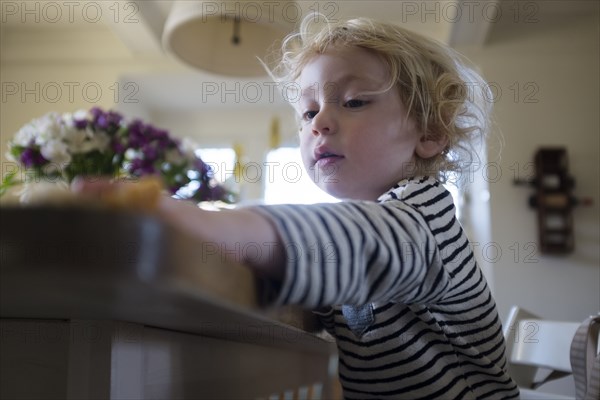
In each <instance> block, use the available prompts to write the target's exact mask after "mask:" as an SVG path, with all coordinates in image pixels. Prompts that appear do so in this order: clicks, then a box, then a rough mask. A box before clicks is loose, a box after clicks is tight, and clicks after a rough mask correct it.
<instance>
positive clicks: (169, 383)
mask: <svg viewBox="0 0 600 400" xmlns="http://www.w3.org/2000/svg"><path fill="white" fill-rule="evenodd" d="M0 233H1V236H0V238H1V241H0V244H1V264H0V266H1V269H0V317H1V323H0V346H1V347H0V361H1V365H0V367H1V370H0V397H1V398H3V399H4V398H6V399H25V398H36V399H50V398H52V399H57V398H60V399H77V400H82V399H203V398H207V399H238V398H239V399H257V398H269V397H270V396H272V395H274V394H277V393H282V392H284V391H288V390H293V389H296V388H298V387H301V386H305V387H310V388H317V387H321V389H322V391H323V392H322V395H321V396H322V397H323V398H328V390H329V387H328V383H329V382H330V381H331V379H330V378H331V374H332V369H333V368H331V365H332V364H334V363H332V360H334V359H335V356H334V346H333V344H332V343H331V342H329V341H326V340H324V339H322V338H320V337H318V336H316V335H315V334H312V333H309V332H308V331H307V329H308V330H310V329H312V328H313V327H312V326H310V325H309V324H310V323H312V322H313V320H312V319H311V318H307V315H309V314H308V313H306V312H298V310H291V309H285V310H276V312H275V313H273V312H266V311H263V310H260V309H259V307H258V304H259V299H258V294H259V293H260V291H259V290H257V286H258V282H257V280H256V279H255V277H254V276H253V275H252V273H251V272H250V271H249V270H248V269H246V268H245V267H243V266H241V265H238V264H235V263H232V262H230V261H228V260H226V259H225V258H224V256H223V254H222V251H223V250H225V251H226V250H227V249H223V248H220V247H219V245H218V244H214V243H207V242H205V243H199V242H198V241H197V240H193V239H192V238H190V237H188V236H186V235H184V234H183V233H181V232H179V231H177V230H176V229H174V228H172V227H170V226H169V225H168V224H165V223H163V222H161V221H159V220H158V219H156V218H153V217H151V216H148V215H143V214H136V213H132V212H131V211H129V212H126V211H115V210H105V209H89V208H88V209H86V208H76V207H68V208H52V207H35V208H1V209H0ZM282 319H284V320H285V322H281V321H282ZM319 385H322V386H319ZM313 396H314V397H316V398H318V397H319V395H318V393H316V394H315V393H313Z"/></svg>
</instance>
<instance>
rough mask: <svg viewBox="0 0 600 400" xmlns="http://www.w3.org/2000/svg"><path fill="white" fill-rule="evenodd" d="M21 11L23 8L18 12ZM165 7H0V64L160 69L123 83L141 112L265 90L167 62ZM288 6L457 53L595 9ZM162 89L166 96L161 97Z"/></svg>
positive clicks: (547, 0)
mask: <svg viewBox="0 0 600 400" xmlns="http://www.w3.org/2000/svg"><path fill="white" fill-rule="evenodd" d="M258 1H259V2H260V1H262V0H258ZM252 2H254V3H256V1H255V0H246V1H238V2H235V3H237V4H238V6H239V7H240V9H239V10H240V11H241V12H242V13H243V10H244V7H246V6H248V5H249V4H250V3H252ZM287 2H288V0H280V1H273V2H270V4H272V7H274V8H273V11H274V13H275V15H276V16H277V13H281V14H280V15H284V14H283V13H284V8H285V7H286V3H287ZM25 3H28V4H29V6H23V4H25ZM212 3H213V4H224V3H225V2H223V1H222V2H220V3H219V2H212ZM67 4H73V6H72V8H70V9H67V8H65V7H66V6H65V5H67ZM172 4H173V3H172V2H171V1H164V0H145V1H121V2H116V1H114V2H113V1H110V2H108V1H107V2H90V1H87V2H86V1H84V2H62V3H61V2H47V4H44V2H33V1H32V2H3V5H2V13H3V15H2V24H1V25H0V33H1V37H0V39H1V42H0V43H1V46H2V47H1V53H0V56H1V61H2V63H3V64H13V65H19V64H23V65H25V64H28V63H29V64H30V63H36V62H39V61H42V62H70V63H81V64H82V65H85V64H86V63H90V62H93V63H95V64H96V65H98V64H103V63H105V64H113V65H114V63H119V62H120V63H123V64H124V65H127V63H136V64H140V63H147V64H149V65H153V66H157V65H158V66H162V68H161V70H162V71H164V72H161V74H160V77H158V75H156V74H155V73H147V74H141V75H140V74H136V75H135V76H133V75H132V76H128V77H127V79H135V80H136V81H137V82H138V83H139V87H140V88H141V89H143V93H140V95H141V96H143V97H144V104H145V105H147V106H148V107H160V108H163V109H164V108H165V107H171V108H178V109H181V108H186V107H187V108H196V107H197V106H198V105H199V104H202V105H203V106H205V107H206V106H207V105H213V106H217V107H222V106H223V105H224V104H225V103H226V102H223V101H220V100H221V99H219V98H218V96H215V98H214V99H207V98H206V96H205V98H200V97H199V96H200V94H199V92H200V91H199V90H198V88H199V87H201V86H202V84H205V85H206V82H211V83H214V84H217V85H225V87H227V88H230V87H233V86H232V85H236V84H237V85H241V86H242V87H243V86H244V85H247V86H248V85H254V86H253V87H250V86H248V87H249V90H255V91H256V90H261V89H264V90H268V88H269V86H268V84H265V83H264V82H265V81H264V80H260V79H259V80H257V79H251V80H240V79H234V78H224V77H222V76H218V75H211V74H206V73H203V72H201V71H195V70H192V69H190V68H187V67H184V66H182V65H181V64H180V63H179V62H177V61H175V60H174V59H173V58H172V57H171V56H170V55H168V54H166V52H165V51H164V50H163V47H162V45H161V36H162V31H163V26H164V24H165V21H166V19H167V16H168V14H169V11H170V9H171V7H172ZM295 4H296V5H295V6H294V7H293V8H288V9H286V10H288V12H287V17H288V19H289V20H294V22H297V21H300V19H301V17H302V16H305V15H308V14H309V13H311V12H312V11H315V10H316V11H320V12H321V13H323V14H326V15H329V16H330V17H333V18H339V19H345V18H350V17H356V16H367V17H371V18H375V19H379V20H384V21H390V22H395V23H398V24H400V25H402V26H404V27H406V28H408V29H410V30H413V31H416V32H419V33H422V34H424V35H426V36H429V37H432V38H434V39H436V40H439V41H441V42H444V43H447V44H449V45H452V46H454V47H458V48H461V47H466V46H479V47H481V46H490V45H494V44H495V43H501V42H502V41H505V40H514V39H515V38H518V37H519V36H522V35H527V34H529V32H531V28H532V27H535V28H536V29H542V28H543V27H552V26H555V25H556V24H560V23H563V22H564V21H567V20H570V19H576V18H579V17H582V16H587V15H590V14H594V13H595V14H596V15H597V14H598V4H599V3H598V1H596V0H556V1H555V0H538V1H524V0H523V1H514V0H482V1H462V0H461V1H452V0H441V1H430V0H426V1H401V0H371V1H369V0H342V1H316V0H307V1H296V2H295ZM52 5H55V6H54V7H55V8H52V7H53V6H52ZM56 5H58V6H56ZM61 5H62V6H61ZM15 7H16V8H15ZM27 7H29V8H27ZM36 7H37V17H38V18H37V20H36V15H35V12H31V10H34V11H35V10H36ZM278 7H279V8H278ZM27 10H29V13H28V12H27ZM289 10H293V11H294V12H295V14H294V13H290V12H289ZM40 15H41V18H40ZM166 87H169V88H172V90H168V91H167V90H165V88H166ZM252 93H253V92H252ZM262 99H263V101H257V102H251V103H247V104H244V106H250V107H252V106H265V105H270V106H272V105H273V104H272V102H271V103H265V102H264V100H265V99H267V97H266V96H262ZM207 100H208V102H207ZM227 103H228V104H227V106H236V104H235V102H234V104H231V102H227ZM238 104H239V103H238ZM277 104H279V103H277Z"/></svg>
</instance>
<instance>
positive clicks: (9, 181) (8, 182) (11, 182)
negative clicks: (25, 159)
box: [0, 170, 21, 197]
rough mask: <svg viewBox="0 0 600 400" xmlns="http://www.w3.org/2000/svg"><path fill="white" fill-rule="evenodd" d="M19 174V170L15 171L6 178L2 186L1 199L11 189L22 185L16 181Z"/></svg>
mask: <svg viewBox="0 0 600 400" xmlns="http://www.w3.org/2000/svg"><path fill="white" fill-rule="evenodd" d="M17 172H18V171H17V170H14V171H11V172H9V173H8V174H6V175H5V176H4V178H3V179H2V184H0V197H2V196H3V195H4V194H5V193H6V192H7V191H8V189H10V188H11V187H13V186H16V185H18V184H19V183H21V181H19V180H17V179H15V177H16V176H17Z"/></svg>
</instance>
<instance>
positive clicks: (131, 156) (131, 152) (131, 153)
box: [125, 149, 144, 161]
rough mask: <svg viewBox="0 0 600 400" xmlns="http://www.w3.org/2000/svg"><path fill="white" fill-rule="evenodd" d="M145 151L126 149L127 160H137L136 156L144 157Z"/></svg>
mask: <svg viewBox="0 0 600 400" xmlns="http://www.w3.org/2000/svg"><path fill="white" fill-rule="evenodd" d="M143 156H144V153H142V152H141V151H138V150H135V149H127V150H126V151H125V160H129V161H131V160H135V159H136V158H142V157H143Z"/></svg>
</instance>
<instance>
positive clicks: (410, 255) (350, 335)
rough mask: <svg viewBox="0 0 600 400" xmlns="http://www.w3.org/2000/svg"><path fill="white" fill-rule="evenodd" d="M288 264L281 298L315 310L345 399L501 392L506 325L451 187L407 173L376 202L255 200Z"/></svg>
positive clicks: (505, 386) (507, 392)
mask: <svg viewBox="0 0 600 400" xmlns="http://www.w3.org/2000/svg"><path fill="white" fill-rule="evenodd" d="M258 210H259V211H260V212H261V213H263V215H265V216H267V217H268V218H269V219H270V220H271V221H272V222H273V223H274V224H275V226H276V228H277V231H278V233H279V235H280V237H281V240H282V242H283V245H284V246H285V250H286V255H287V259H286V264H287V265H286V273H285V278H284V279H283V282H281V283H280V284H279V285H278V289H277V293H276V296H274V299H273V302H274V303H275V304H301V305H303V306H305V307H309V308H313V309H319V311H318V313H319V314H320V316H321V319H322V321H323V323H324V325H325V327H326V329H327V330H328V331H329V332H330V333H331V334H332V335H333V336H334V337H335V338H336V341H337V346H338V351H339V374H340V380H341V383H342V386H343V388H344V396H345V397H346V398H348V399H367V398H369V399H375V398H377V399H382V398H390V399H411V400H415V399H425V398H427V399H433V398H436V399H486V398H489V399H503V398H517V397H518V396H519V392H518V389H517V386H516V385H515V383H514V382H513V381H512V380H511V378H510V377H509V376H508V375H507V373H506V368H505V367H506V359H505V355H504V352H505V345H504V339H503V336H502V327H501V323H500V320H499V317H498V313H497V310H496V305H495V302H494V300H493V298H492V296H491V293H490V290H489V288H488V286H487V283H486V281H485V279H484V277H483V275H482V273H481V271H480V269H479V268H478V266H477V264H476V261H475V258H474V255H473V251H472V248H471V246H470V243H469V241H468V239H467V237H466V235H465V234H464V232H463V230H462V228H461V226H460V224H459V223H458V221H457V219H456V217H455V209H454V205H453V201H452V196H451V195H450V193H449V192H448V191H447V190H446V189H445V188H444V187H443V185H441V184H440V183H439V182H438V181H436V180H435V179H432V178H413V179H407V180H404V181H402V182H400V183H399V184H398V185H396V186H395V187H394V188H392V189H391V190H390V191H388V192H387V193H385V194H384V195H382V196H381V197H380V198H379V202H363V201H348V202H342V203H336V204H317V205H311V206H294V205H281V206H272V207H262V208H259V209H258Z"/></svg>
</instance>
